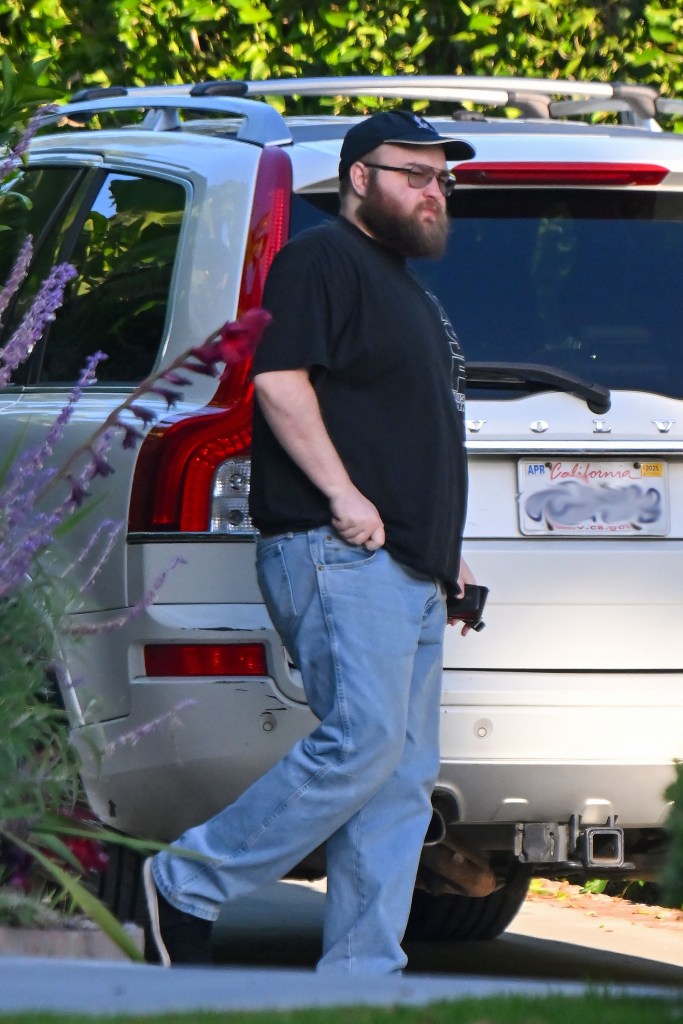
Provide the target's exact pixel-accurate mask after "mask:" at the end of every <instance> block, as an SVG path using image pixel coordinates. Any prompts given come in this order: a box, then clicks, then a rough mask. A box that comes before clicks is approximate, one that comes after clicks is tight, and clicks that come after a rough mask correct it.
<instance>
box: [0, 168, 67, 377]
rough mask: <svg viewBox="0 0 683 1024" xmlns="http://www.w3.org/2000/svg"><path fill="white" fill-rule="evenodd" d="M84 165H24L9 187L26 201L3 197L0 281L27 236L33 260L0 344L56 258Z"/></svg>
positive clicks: (5, 320) (23, 370)
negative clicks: (30, 241) (29, 237)
mask: <svg viewBox="0 0 683 1024" xmlns="http://www.w3.org/2000/svg"><path fill="white" fill-rule="evenodd" d="M86 176H87V172H86V170H85V168H78V167H38V168H28V169H26V170H24V171H22V173H21V174H20V176H19V178H18V179H17V180H15V181H14V182H13V183H12V186H11V189H12V190H13V191H14V192H17V193H19V194H20V195H21V196H24V197H25V199H26V200H27V201H26V202H24V201H22V200H20V199H19V198H17V197H15V196H12V195H6V196H4V197H3V207H2V225H3V227H4V229H5V230H3V232H2V245H0V282H1V283H2V284H4V283H5V282H6V281H7V280H8V278H9V275H10V273H11V271H12V267H13V265H14V261H15V260H16V257H17V255H18V253H19V250H20V248H21V246H22V245H23V243H24V241H25V239H26V237H27V236H28V235H30V236H31V238H32V244H33V260H32V263H31V266H30V268H29V272H28V275H27V278H26V280H25V282H24V284H23V286H22V288H21V289H20V291H19V292H18V293H17V294H16V295H15V296H14V298H13V299H12V300H11V302H10V306H9V308H8V310H7V312H6V314H5V316H4V318H3V324H2V328H0V344H2V345H4V344H5V343H6V342H7V340H8V339H9V337H10V335H11V333H12V331H13V330H14V328H15V327H16V326H17V324H18V323H19V322H20V321H21V319H22V317H23V316H24V314H25V313H26V311H27V309H28V307H29V305H30V302H31V299H32V297H33V296H34V295H35V292H36V290H37V288H38V287H39V285H40V282H41V281H42V280H43V278H44V277H45V276H46V274H47V273H48V272H49V270H50V267H51V266H52V265H53V264H54V263H56V262H57V260H58V253H59V251H60V249H61V248H62V245H63V242H64V238H65V234H66V232H68V229H69V226H70V224H71V222H72V219H73V216H74V210H75V209H76V207H77V206H78V204H79V202H80V201H81V198H82V196H83V194H84V180H85V178H86ZM27 372H28V368H27V365H26V364H24V365H23V366H21V367H19V369H18V370H17V371H16V373H15V374H14V377H13V383H24V382H25V380H26V376H27Z"/></svg>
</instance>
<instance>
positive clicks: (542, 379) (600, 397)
mask: <svg viewBox="0 0 683 1024" xmlns="http://www.w3.org/2000/svg"><path fill="white" fill-rule="evenodd" d="M467 384H468V386H470V387H472V386H473V387H499V388H511V389H512V390H515V389H519V390H520V391H521V390H529V385H531V390H532V391H542V390H544V388H545V387H547V386H548V385H549V386H550V387H551V388H554V389H555V390H557V391H566V392H567V394H569V395H575V396H576V397H577V398H582V399H583V400H584V402H585V403H586V405H587V406H588V408H589V409H590V410H591V412H596V413H600V414H602V413H605V412H608V411H609V408H610V406H611V404H612V399H611V396H610V393H609V389H608V388H604V387H603V386H602V385H601V384H591V383H589V382H588V381H587V380H584V379H583V377H576V376H574V374H573V373H568V372H567V371H566V370H558V369H557V368H556V367H554V366H541V365H539V364H537V363H470V362H468V363H467ZM534 385H538V386H534Z"/></svg>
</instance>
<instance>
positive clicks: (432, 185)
mask: <svg viewBox="0 0 683 1024" xmlns="http://www.w3.org/2000/svg"><path fill="white" fill-rule="evenodd" d="M422 191H423V192H424V193H425V194H426V195H429V196H433V197H434V198H435V199H439V200H441V199H443V196H442V194H441V189H440V188H439V179H438V178H437V176H436V175H434V177H433V178H432V180H431V181H430V182H429V184H428V185H425V187H424V188H423V189H422Z"/></svg>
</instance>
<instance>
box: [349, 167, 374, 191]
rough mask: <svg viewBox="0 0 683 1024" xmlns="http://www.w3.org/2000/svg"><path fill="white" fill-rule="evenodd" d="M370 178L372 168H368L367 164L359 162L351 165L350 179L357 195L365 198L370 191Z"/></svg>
mask: <svg viewBox="0 0 683 1024" xmlns="http://www.w3.org/2000/svg"><path fill="white" fill-rule="evenodd" d="M369 176H370V168H369V167H366V166H365V164H362V163H360V161H358V162H357V163H355V164H351V166H350V168H349V179H350V181H351V186H352V188H353V191H354V192H355V193H356V195H358V196H361V198H363V199H364V198H365V196H366V194H367V191H368V178H369Z"/></svg>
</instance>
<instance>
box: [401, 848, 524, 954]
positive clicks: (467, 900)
mask: <svg viewBox="0 0 683 1024" xmlns="http://www.w3.org/2000/svg"><path fill="white" fill-rule="evenodd" d="M530 878H531V874H530V872H529V870H528V868H526V867H525V866H524V865H522V864H517V863H515V864H514V865H513V866H512V867H511V869H510V871H509V872H508V875H507V876H506V878H505V880H504V881H503V884H502V885H501V886H500V888H498V889H496V890H495V892H492V893H491V894H490V895H489V896H477V897H474V896H458V895H456V894H455V893H453V894H441V895H438V896H433V895H432V894H431V893H429V892H425V891H424V890H422V889H416V890H415V893H414V895H413V905H412V908H411V911H410V919H409V921H408V927H407V929H406V935H405V938H406V941H407V942H426V941H434V940H437V941H458V940H463V941H469V940H473V939H478V940H483V939H495V938H496V937H497V936H498V935H500V934H501V933H502V932H504V931H505V929H506V928H507V926H508V925H509V924H510V922H511V921H512V919H513V917H514V916H515V914H516V913H517V911H518V910H519V908H520V907H521V906H522V904H523V903H524V899H525V897H526V894H527V892H528V889H529V881H530Z"/></svg>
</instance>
